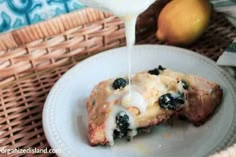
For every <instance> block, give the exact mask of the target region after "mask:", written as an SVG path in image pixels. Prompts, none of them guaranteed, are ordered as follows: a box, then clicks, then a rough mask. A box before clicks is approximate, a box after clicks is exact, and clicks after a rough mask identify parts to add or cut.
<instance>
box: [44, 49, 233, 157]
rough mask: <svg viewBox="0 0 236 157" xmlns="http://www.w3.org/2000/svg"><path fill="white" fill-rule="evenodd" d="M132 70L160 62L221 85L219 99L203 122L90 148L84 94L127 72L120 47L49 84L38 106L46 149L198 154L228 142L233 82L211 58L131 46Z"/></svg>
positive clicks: (87, 154) (135, 156) (141, 156)
mask: <svg viewBox="0 0 236 157" xmlns="http://www.w3.org/2000/svg"><path fill="white" fill-rule="evenodd" d="M134 51H135V54H133V56H132V57H133V63H132V68H133V69H132V70H133V72H138V71H143V70H148V69H152V68H155V67H157V66H158V65H163V66H164V67H168V68H172V69H175V70H178V71H182V72H186V73H192V74H196V75H200V76H203V77H205V78H207V79H209V80H212V81H215V82H217V83H219V84H220V85H221V87H222V88H223V90H224V101H223V103H222V105H221V106H220V107H219V109H218V110H217V112H216V113H215V114H214V116H213V117H212V118H211V119H210V120H209V121H208V122H207V123H206V124H204V125H203V126H201V127H194V126H192V125H191V124H188V123H186V122H177V123H175V124H174V126H172V127H170V126H168V125H161V126H157V127H156V128H155V129H154V130H153V131H152V133H150V134H146V135H142V136H137V137H135V138H134V140H133V141H131V142H126V141H125V140H121V141H119V142H116V144H115V146H113V147H101V146H98V147H91V146H90V145H89V144H88V140H87V130H88V129H87V111H86V108H85V102H86V98H87V97H88V96H89V94H90V92H91V90H92V88H93V87H94V86H95V85H96V84H97V83H98V82H99V81H101V80H104V79H107V78H115V77H119V76H124V75H127V67H128V65H127V51H126V48H118V49H113V50H109V51H107V52H104V53H101V54H99V55H96V56H94V57H91V58H89V59H86V60H85V61H83V62H81V63H79V64H78V65H76V66H75V67H73V68H72V69H71V70H69V71H68V72H67V73H66V74H65V75H64V76H63V77H62V78H61V79H60V80H59V81H58V82H57V83H56V85H55V86H54V87H53V89H52V90H51V92H50V94H49V96H48V98H47V101H46V103H45V105H44V110H43V127H44V131H45V134H46V137H47V139H48V142H49V144H50V145H51V147H52V148H56V149H60V150H61V151H62V153H61V154H58V155H60V156H65V157H68V156H69V157H72V156H75V157H95V156H96V157H104V156H105V157H120V156H125V157H145V156H147V157H157V156H158V157H172V156H175V157H191V156H192V157H201V156H206V155H207V154H209V153H212V152H214V151H216V150H219V149H221V148H223V147H225V146H227V145H228V144H231V143H232V142H234V139H235V137H234V134H235V133H236V131H235V130H236V114H235V112H236V111H235V110H236V109H235V107H236V99H235V98H236V92H235V89H236V88H235V85H234V83H235V82H234V80H233V79H232V78H231V77H230V76H229V75H228V74H226V73H225V72H224V71H223V70H222V69H221V68H219V67H218V66H217V65H216V64H215V63H214V62H213V61H211V60H210V59H207V58H206V57H203V56H201V55H199V54H196V53H193V52H191V51H188V50H185V49H180V48H175V47H168V46H151V45H145V46H136V47H135V48H134Z"/></svg>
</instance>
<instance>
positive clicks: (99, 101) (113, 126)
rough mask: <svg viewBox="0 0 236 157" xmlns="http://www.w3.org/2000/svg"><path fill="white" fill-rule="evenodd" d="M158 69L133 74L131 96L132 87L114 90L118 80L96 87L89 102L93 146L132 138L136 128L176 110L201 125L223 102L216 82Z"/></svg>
mask: <svg viewBox="0 0 236 157" xmlns="http://www.w3.org/2000/svg"><path fill="white" fill-rule="evenodd" d="M157 71H158V74H157V73H155V71H149V72H141V73H137V74H136V75H135V76H133V77H132V86H131V93H132V94H131V95H132V96H131V97H128V98H129V99H127V95H129V89H130V88H129V86H128V85H126V86H124V87H122V88H118V89H114V87H113V84H114V81H115V79H109V80H105V81H102V82H100V83H99V84H98V85H97V86H96V87H95V88H94V89H93V91H92V93H91V95H90V97H89V98H88V101H87V110H88V116H89V122H88V127H89V132H88V138H89V142H90V144H91V145H105V144H110V145H112V144H113V138H114V137H118V138H119V137H123V136H128V137H131V138H132V137H133V136H135V135H136V134H137V131H136V129H137V128H145V127H149V126H154V125H157V124H159V123H161V122H163V121H165V120H168V119H169V118H170V117H171V116H172V115H173V114H175V113H177V112H178V113H180V115H182V116H184V117H186V118H187V119H188V120H189V121H190V122H192V123H193V124H194V125H199V124H201V123H203V122H205V121H206V120H207V118H208V117H209V116H210V115H211V114H212V113H213V111H214V110H215V108H216V107H217V106H218V105H219V104H220V102H221V99H222V90H221V88H220V86H219V85H217V84H216V83H213V82H210V81H208V80H206V79H204V78H201V77H198V76H194V75H187V74H183V73H179V72H174V71H171V70H169V69H162V70H160V69H158V70H157ZM173 105H174V106H173ZM118 115H119V116H118ZM121 122H122V123H121ZM124 130H125V131H124Z"/></svg>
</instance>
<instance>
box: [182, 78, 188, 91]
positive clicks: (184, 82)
mask: <svg viewBox="0 0 236 157" xmlns="http://www.w3.org/2000/svg"><path fill="white" fill-rule="evenodd" d="M181 82H182V84H183V88H184V89H186V90H187V89H188V87H189V85H188V83H187V82H186V81H184V80H181Z"/></svg>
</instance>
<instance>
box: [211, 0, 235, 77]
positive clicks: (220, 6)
mask: <svg viewBox="0 0 236 157" xmlns="http://www.w3.org/2000/svg"><path fill="white" fill-rule="evenodd" d="M211 3H212V4H213V6H214V8H215V10H216V11H218V12H222V13H224V14H225V16H226V17H227V19H228V20H229V21H230V22H231V23H232V24H233V25H234V26H235V27H236V0H211ZM217 64H218V65H221V66H224V67H225V70H227V71H229V72H230V73H232V74H233V75H234V77H235V78H236V39H235V40H234V41H233V42H232V43H231V44H230V45H229V46H228V47H227V48H226V49H225V52H224V53H223V54H222V55H221V56H220V57H219V59H218V61H217Z"/></svg>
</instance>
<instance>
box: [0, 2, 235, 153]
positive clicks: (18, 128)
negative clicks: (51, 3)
mask: <svg viewBox="0 0 236 157" xmlns="http://www.w3.org/2000/svg"><path fill="white" fill-rule="evenodd" d="M166 2H167V1H162V2H157V3H156V4H154V5H153V6H151V7H150V8H149V9H148V10H147V11H146V12H145V13H143V14H142V15H141V16H140V17H139V20H138V24H137V32H138V33H137V43H138V44H147V43H148V44H164V43H160V42H159V41H158V40H156V38H155V36H154V32H155V30H156V27H155V26H156V18H157V16H158V12H159V10H160V8H161V7H162V6H163V5H164V4H165V3H166ZM235 37H236V29H235V28H234V27H233V26H232V25H231V24H230V23H229V22H228V21H227V20H226V19H225V18H224V16H223V15H222V14H219V13H214V14H213V17H212V21H211V25H210V26H209V28H208V30H207V32H205V34H204V35H203V36H202V37H201V38H200V39H199V40H198V41H197V42H196V43H194V44H193V45H191V46H189V47H187V48H188V49H192V50H194V51H196V52H198V53H201V54H203V55H205V56H208V57H210V58H212V59H213V60H216V59H217V58H218V57H219V55H220V54H221V53H222V52H223V50H224V49H225V48H226V46H228V45H229V44H230V43H231V42H232V40H233V38H235ZM0 39H1V40H0V117H1V118H0V149H1V148H9V149H10V148H13V149H14V148H25V149H27V148H29V147H31V148H49V145H48V143H47V141H46V138H45V136H44V133H43V128H42V121H41V118H42V108H43V104H44V101H45V98H46V96H47V94H48V92H49V90H50V89H51V87H52V86H53V84H54V83H55V82H56V81H57V80H58V79H59V78H60V77H61V75H62V74H63V73H64V72H65V71H67V70H68V69H69V68H70V67H72V66H73V65H75V64H76V63H78V62H79V61H81V60H83V59H84V58H87V57H89V56H91V55H93V54H96V53H99V52H101V51H103V50H106V49H110V48H114V47H119V46H122V45H124V44H125V38H124V25H123V23H122V21H121V20H120V19H119V18H117V17H115V16H113V15H112V14H109V13H103V12H101V11H98V10H94V9H91V8H87V9H84V10H81V11H77V12H73V13H69V14H67V15H62V16H60V17H57V18H54V19H51V20H49V21H45V22H42V23H39V24H35V25H32V26H28V27H25V28H22V29H20V30H16V31H13V32H9V33H5V34H1V35H0ZM22 155H24V156H32V155H33V154H22ZM34 155H35V154H34ZM0 156H1V154H0ZM9 156H10V155H9ZM12 156H19V154H17V155H16V154H12ZM39 156H47V155H46V154H39Z"/></svg>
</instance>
